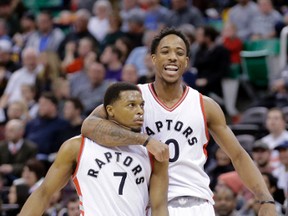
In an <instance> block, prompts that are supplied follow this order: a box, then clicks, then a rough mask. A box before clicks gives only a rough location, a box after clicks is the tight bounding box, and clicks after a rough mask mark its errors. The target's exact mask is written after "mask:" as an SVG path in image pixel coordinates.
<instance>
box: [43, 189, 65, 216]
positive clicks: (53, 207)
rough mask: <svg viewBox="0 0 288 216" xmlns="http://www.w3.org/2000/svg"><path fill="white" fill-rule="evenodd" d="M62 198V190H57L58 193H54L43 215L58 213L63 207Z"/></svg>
mask: <svg viewBox="0 0 288 216" xmlns="http://www.w3.org/2000/svg"><path fill="white" fill-rule="evenodd" d="M61 199H62V194H61V191H57V192H56V193H54V194H53V195H52V197H51V199H50V201H49V204H48V207H47V209H46V210H45V212H44V214H43V215H44V216H50V215H51V216H52V215H55V216H56V215H58V212H59V211H60V209H61V208H62V207H63V206H62V203H61Z"/></svg>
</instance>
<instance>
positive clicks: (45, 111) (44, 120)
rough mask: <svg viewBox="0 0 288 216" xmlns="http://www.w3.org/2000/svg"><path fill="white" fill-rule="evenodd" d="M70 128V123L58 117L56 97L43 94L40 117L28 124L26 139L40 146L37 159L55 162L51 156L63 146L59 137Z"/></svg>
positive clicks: (40, 101)
mask: <svg viewBox="0 0 288 216" xmlns="http://www.w3.org/2000/svg"><path fill="white" fill-rule="evenodd" d="M68 127H69V123H68V122H67V121H66V120H64V119H61V118H59V116H58V101H57V99H56V97H55V96H54V95H53V94H52V93H49V92H44V93H42V95H41V96H40V98H39V111H38V116H37V117H36V118H35V119H32V120H31V121H29V122H28V123H27V126H26V132H25V135H26V138H27V139H29V140H31V141H33V142H35V143H36V144H37V146H38V154H37V159H39V160H43V161H46V162H49V163H50V162H52V161H53V160H52V159H50V158H49V155H50V154H52V153H55V152H57V151H58V149H59V147H60V146H61V144H62V143H60V142H59V140H58V135H59V134H61V132H62V131H63V130H65V129H66V128H68ZM50 160H52V161H50ZM49 163H48V166H49V165H50V164H49Z"/></svg>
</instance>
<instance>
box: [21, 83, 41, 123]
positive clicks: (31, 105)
mask: <svg viewBox="0 0 288 216" xmlns="http://www.w3.org/2000/svg"><path fill="white" fill-rule="evenodd" d="M21 92H22V97H23V100H24V102H25V103H26V104H27V106H28V115H29V116H28V119H29V120H30V119H33V118H35V117H36V116H37V113H38V109H39V105H38V103H37V101H36V88H35V86H34V85H29V84H24V85H22V87H21Z"/></svg>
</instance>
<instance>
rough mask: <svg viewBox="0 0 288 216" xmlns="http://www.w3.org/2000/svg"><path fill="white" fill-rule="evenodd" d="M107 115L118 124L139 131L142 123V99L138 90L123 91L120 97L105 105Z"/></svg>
mask: <svg viewBox="0 0 288 216" xmlns="http://www.w3.org/2000/svg"><path fill="white" fill-rule="evenodd" d="M107 107H108V108H107V111H108V114H109V116H110V117H111V118H112V119H113V120H115V121H116V122H118V123H119V124H120V125H123V126H125V127H128V128H130V129H132V130H133V131H137V132H140V130H141V127H142V125H143V114H144V100H143V98H142V95H141V93H140V92H139V91H123V92H121V93H120V99H118V100H117V101H115V103H113V105H112V106H107Z"/></svg>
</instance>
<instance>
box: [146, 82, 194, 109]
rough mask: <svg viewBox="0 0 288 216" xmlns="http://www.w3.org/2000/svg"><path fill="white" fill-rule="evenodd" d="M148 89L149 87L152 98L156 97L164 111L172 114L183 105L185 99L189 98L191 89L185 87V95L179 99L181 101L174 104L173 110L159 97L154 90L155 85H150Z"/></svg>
mask: <svg viewBox="0 0 288 216" xmlns="http://www.w3.org/2000/svg"><path fill="white" fill-rule="evenodd" d="M148 87H149V90H150V92H151V94H152V96H153V97H154V99H155V100H156V101H157V103H158V104H159V105H160V106H162V107H163V108H164V109H166V110H167V111H169V112H172V111H173V110H175V109H176V108H177V107H178V106H179V105H180V104H181V103H182V101H183V100H184V99H185V97H186V96H187V94H188V92H189V88H188V86H185V89H184V92H183V95H182V97H181V98H180V99H179V101H178V102H177V103H176V104H174V106H172V107H171V108H169V107H167V106H166V105H165V104H164V103H163V102H162V101H161V100H160V99H159V98H158V96H157V94H156V92H155V90H154V88H153V83H149V84H148Z"/></svg>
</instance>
